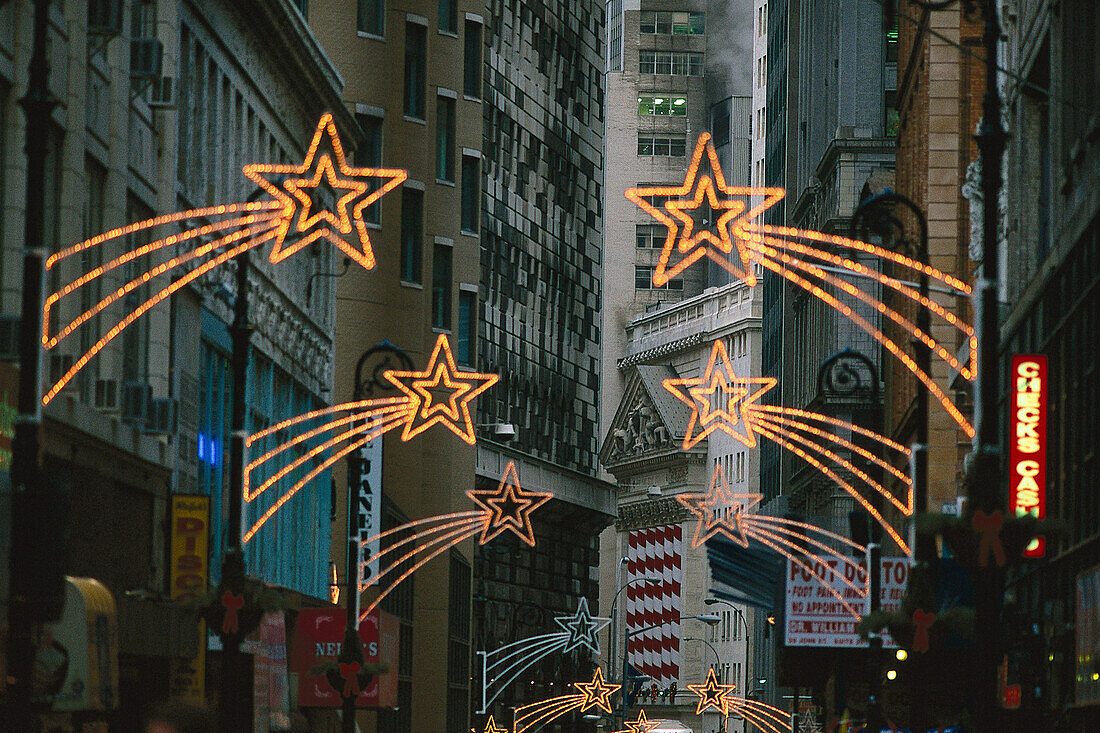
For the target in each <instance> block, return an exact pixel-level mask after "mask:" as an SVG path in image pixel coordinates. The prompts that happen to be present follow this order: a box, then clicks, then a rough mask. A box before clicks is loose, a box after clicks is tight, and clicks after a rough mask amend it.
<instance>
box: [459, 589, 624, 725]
mask: <svg viewBox="0 0 1100 733" xmlns="http://www.w3.org/2000/svg"><path fill="white" fill-rule="evenodd" d="M554 622H555V623H557V625H558V626H560V627H561V628H562V630H561V631H559V632H556V633H553V634H542V635H540V636H532V637H529V638H527V639H520V640H519V641H515V642H512V643H511V644H507V645H505V646H502V647H501V648H500V649H496V650H493V651H491V652H487V651H479V652H478V653H477V654H478V656H480V657H481V680H482V683H481V709H480V710H479V711H478V715H484V714H485V712H486V711H487V710H488V708H489V705H490V704H492V702H493V700H495V699H496V698H497V696H499V695H500V693H501V692H503V691H504V690H505V689H507V688H508V686H509V685H511V684H512V683H513V682H514V681H515V680H516V678H517V677H518V676H519V675H520V674H522V673H523V671H524V670H525V669H527V668H528V667H530V666H531V665H533V664H535V663H536V662H538V661H539V660H540V659H543V658H545V657H547V656H549V655H551V654H553V653H554V652H558V651H560V652H561V653H563V654H565V653H566V652H569V651H572V650H573V649H578V648H580V647H586V648H588V649H590V650H591V651H592V652H593V653H594V654H599V653H600V643H599V641H598V640H597V639H596V634H598V633H599V632H600V631H601V630H602V629H603V628H604V627H605V626H607V625H608V624H609V623H611V619H609V618H600V617H595V616H592V614H591V613H590V612H589V610H588V599H587V598H583V597H582V598H581V600H580V603H579V604H578V605H577V612H576V613H575V614H573V615H572V616H555V617H554Z"/></svg>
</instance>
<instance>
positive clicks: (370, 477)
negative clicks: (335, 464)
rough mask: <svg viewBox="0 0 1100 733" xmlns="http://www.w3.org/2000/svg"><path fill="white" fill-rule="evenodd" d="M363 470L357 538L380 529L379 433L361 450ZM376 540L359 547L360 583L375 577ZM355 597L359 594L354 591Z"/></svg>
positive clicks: (365, 582) (376, 575) (360, 481)
mask: <svg viewBox="0 0 1100 733" xmlns="http://www.w3.org/2000/svg"><path fill="white" fill-rule="evenodd" d="M360 456H362V463H361V464H360V465H361V466H362V472H361V473H360V477H359V506H358V512H359V539H360V540H365V539H367V538H368V537H377V536H378V534H379V533H380V532H381V531H382V436H378V437H377V438H375V439H374V440H371V441H369V442H368V443H367V444H366V445H365V446H363V448H362V449H361V451H360ZM380 549H381V548H380V547H379V541H378V540H374V541H373V542H369V543H367V544H365V545H363V546H362V548H361V549H360V550H359V573H360V576H359V580H360V582H359V586H360V587H363V586H367V585H374V584H375V583H376V582H377V580H376V578H377V577H378V559H377V558H378V553H379V551H380ZM356 598H358V594H356Z"/></svg>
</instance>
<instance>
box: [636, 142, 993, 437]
mask: <svg viewBox="0 0 1100 733" xmlns="http://www.w3.org/2000/svg"><path fill="white" fill-rule="evenodd" d="M704 157H705V158H706V162H707V163H708V164H709V173H707V172H706V170H705V168H702V167H701V165H702V163H703V158H704ZM625 195H626V198H627V199H629V200H630V201H632V202H634V203H635V204H637V205H638V206H639V207H640V208H641V209H643V210H644V211H645V212H646V213H648V214H649V215H651V216H652V217H653V218H654V219H656V220H657V221H658V222H660V223H661V224H663V225H664V226H665V227H667V229H668V234H667V236H666V238H665V242H664V247H663V249H662V250H661V256H660V259H659V261H658V264H657V267H655V268H654V272H653V284H654V286H656V287H663V286H664V285H665V284H666V283H667V282H668V281H669V279H671V278H673V277H676V276H677V275H679V274H680V273H682V272H683V271H684V270H685V269H686V268H688V267H690V266H691V265H692V264H694V263H695V262H697V261H698V260H699V259H701V258H702V257H703V256H704V255H705V256H707V257H710V258H711V259H712V260H714V261H715V262H716V263H718V264H719V265H720V266H722V267H723V268H725V269H726V270H728V271H729V272H730V273H731V274H732V275H734V276H735V277H737V278H739V279H740V280H742V281H743V282H744V283H745V284H746V285H748V286H750V287H752V286H754V285H755V284H756V283H757V276H756V274H755V271H756V270H758V269H766V270H769V271H771V272H772V273H774V274H775V275H777V276H778V277H781V278H783V279H784V280H786V281H787V282H788V283H789V284H791V285H794V286H795V287H798V288H802V289H803V290H805V291H806V292H807V293H809V294H810V295H813V296H814V297H816V298H817V299H818V300H820V301H821V302H822V303H824V304H825V305H826V306H828V307H830V308H832V309H833V310H835V311H836V312H837V313H838V314H839V315H840V316H842V317H844V318H847V319H848V320H850V321H851V322H852V323H854V324H855V325H856V326H858V327H859V328H861V329H863V330H864V331H865V332H867V333H868V334H869V335H870V336H871V337H872V338H874V339H875V340H876V341H878V342H879V343H880V344H881V345H882V346H883V347H884V348H885V349H886V351H888V352H889V353H890V354H891V355H892V356H893V357H894V358H896V359H897V360H898V361H900V362H901V363H902V365H904V366H905V368H906V369H908V370H909V371H911V372H912V373H913V374H914V375H915V376H916V377H917V378H918V379H920V381H921V382H922V383H923V384H924V386H925V387H926V388H927V389H928V391H929V393H930V394H931V395H932V396H933V397H935V399H936V400H937V401H938V402H939V403H940V404H941V405H942V406H943V408H944V409H945V410H946V411H947V412H948V414H950V415H951V417H952V419H953V420H955V422H956V424H958V426H959V427H960V428H961V429H962V430H963V431H964V432H965V433H966V434H967V435H968V436H969V437H973V436H974V427H973V426H972V425H971V424H970V422H969V420H968V419H967V418H966V416H965V415H964V414H963V413H962V411H961V410H960V409H959V406H958V405H956V404H955V403H954V402H953V401H952V399H951V398H950V397H948V395H947V393H946V392H945V391H944V389H943V387H942V386H941V385H940V384H939V383H938V382H937V381H936V380H934V379H933V378H932V375H931V373H930V372H926V371H925V370H923V369H921V368H920V367H919V366H918V365H917V363H916V361H915V360H914V359H913V357H912V356H911V355H910V353H909V351H908V350H907V348H906V344H905V342H904V341H902V340H901V339H900V338H897V337H896V336H894V335H893V334H891V333H890V332H889V331H888V330H886V328H885V326H886V325H887V324H891V323H892V324H893V325H894V326H897V327H899V328H900V329H901V330H902V331H905V332H907V333H908V335H909V336H911V337H912V338H914V339H916V340H918V341H920V342H922V343H923V344H924V345H925V346H927V347H928V349H930V350H931V352H932V353H933V354H934V355H936V356H937V357H938V358H939V359H941V360H942V361H943V362H944V363H945V364H946V365H947V366H948V367H949V368H950V369H952V370H954V371H956V372H958V374H959V376H961V377H962V378H964V379H967V380H973V379H974V378H975V375H976V373H977V372H976V369H975V368H974V366H973V365H974V364H975V360H976V358H977V338H976V337H975V333H974V327H973V326H972V325H971V324H969V323H967V322H966V321H965V320H964V319H962V318H960V317H959V316H958V315H957V314H956V311H958V310H959V306H951V305H949V303H950V302H951V301H950V300H945V299H944V298H943V297H942V296H937V297H935V298H933V297H930V296H924V295H921V294H920V292H919V290H918V289H917V287H916V286H914V285H913V283H914V282H915V281H916V280H917V279H919V277H920V276H921V275H925V276H927V277H928V278H929V279H930V280H935V281H938V282H937V285H936V287H935V288H934V290H935V291H937V292H939V293H944V294H946V295H947V297H948V298H951V299H954V301H955V302H956V303H958V302H959V301H960V300H962V299H963V298H967V297H969V296H970V293H971V287H970V286H969V285H968V284H967V283H965V282H963V281H962V280H960V279H959V278H957V277H954V276H953V275H949V274H947V273H945V272H942V271H941V270H938V269H936V268H934V267H932V266H931V265H929V264H928V263H925V262H920V261H918V260H914V259H913V258H911V257H909V256H907V255H905V254H902V253H899V252H894V251H892V250H889V249H886V248H884V247H881V246H878V245H874V244H870V243H867V242H863V241H860V240H858V239H851V238H848V237H841V236H838V235H836V234H825V233H823V232H818V231H814V230H810V229H796V228H794V227H786V226H774V225H770V224H764V223H762V222H761V221H759V217H760V214H761V213H763V212H764V211H765V210H767V209H768V208H769V207H771V206H773V205H774V204H775V203H776V202H777V201H779V200H780V199H781V198H782V197H783V195H784V191H783V189H780V188H768V187H764V188H758V187H741V186H729V185H727V184H726V182H725V177H724V176H723V174H722V168H721V165H720V164H719V162H718V156H717V154H716V152H715V150H714V146H713V144H712V143H711V140H710V135H709V133H703V134H702V135H700V136H699V140H698V143H697V144H696V146H695V151H694V153H693V154H692V158H691V163H690V164H689V166H688V169H687V173H686V175H685V178H684V183H683V184H682V185H680V186H648V187H645V186H643V187H639V188H631V189H627V190H626V191H625ZM753 201H757V202H759V203H757V204H756V205H755V206H752V208H749V204H750V203H751V202H753ZM692 213H694V214H695V216H694V217H693V216H692V215H691V214H692ZM708 219H713V220H714V221H713V226H711V223H710V222H708ZM734 249H736V251H737V255H736V257H734V256H733V253H734ZM750 265H751V266H750ZM860 279H865V280H870V281H873V282H874V285H873V287H874V288H875V289H873V290H868V289H863V287H864V286H862V285H861V283H859V280H860ZM853 280H856V282H852V281H853ZM887 294H888V295H889V297H886V295H887ZM941 301H944V302H941ZM898 304H903V305H905V306H906V307H902V308H899V307H898ZM919 308H923V309H927V311H928V313H929V315H930V316H931V317H932V318H933V319H938V320H937V322H936V323H935V324H934V327H933V328H932V329H921V328H918V327H917V325H916V324H915V323H914V322H913V321H912V320H911V319H910V315H909V313H910V312H916V310H917V309H919ZM941 330H942V332H943V333H942V334H941V333H940V331H941ZM956 339H958V340H962V341H965V342H966V343H967V345H968V346H969V349H968V350H967V353H966V355H965V356H962V357H960V356H959V355H957V354H956V348H955V341H956Z"/></svg>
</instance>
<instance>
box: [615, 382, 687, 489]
mask: <svg viewBox="0 0 1100 733" xmlns="http://www.w3.org/2000/svg"><path fill="white" fill-rule="evenodd" d="M677 377H679V375H678V374H677V373H676V370H675V369H673V368H672V367H671V366H651V365H640V366H636V367H634V368H633V369H632V372H631V374H630V376H629V377H628V378H627V382H626V389H624V390H623V396H622V399H620V400H619V406H618V408H617V409H616V410H615V418H614V419H613V420H612V421H611V427H610V428H609V429H608V432H607V435H606V436H604V442H603V446H602V447H601V449H600V462H601V463H602V464H603V465H604V466H605V467H606V468H608V469H610V468H611V467H613V466H618V465H621V464H623V463H629V462H631V461H636V460H639V459H643V458H651V457H655V456H658V455H664V454H668V453H670V452H675V451H677V450H679V449H680V446H681V445H682V444H683V440H684V431H685V430H686V428H687V422H688V418H689V417H690V415H691V410H690V409H689V408H688V407H687V405H685V404H684V403H682V402H680V401H679V400H678V399H676V398H675V397H674V396H673V395H672V394H671V393H670V392H669V391H668V390H666V389H665V388H664V387H663V386H662V384H661V382H662V381H663V380H665V379H675V378H677Z"/></svg>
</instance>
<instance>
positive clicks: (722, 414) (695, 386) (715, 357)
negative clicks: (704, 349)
mask: <svg viewBox="0 0 1100 733" xmlns="http://www.w3.org/2000/svg"><path fill="white" fill-rule="evenodd" d="M663 384H664V387H665V389H667V390H668V391H669V392H671V393H672V394H674V395H675V396H676V398H677V399H679V400H680V401H681V402H683V403H685V404H686V405H687V406H688V407H690V408H691V418H690V419H689V420H688V427H687V433H686V434H685V435H684V450H688V449H690V448H691V447H692V446H694V445H695V444H696V443H698V442H699V441H701V440H702V439H703V438H705V437H707V436H708V435H710V434H711V433H713V432H714V431H715V430H721V431H722V432H724V433H728V434H729V435H731V436H733V437H734V438H736V439H737V440H739V441H741V442H742V443H744V444H745V445H746V446H748V447H749V448H755V447H756V434H755V433H754V432H753V428H752V423H751V411H752V409H753V405H754V403H755V402H756V401H757V400H759V399H760V397H761V396H762V395H763V394H764V393H765V392H767V391H768V390H769V389H771V388H772V387H774V386H775V384H776V380H775V379H774V378H772V377H759V378H749V377H739V376H737V375H736V374H735V373H734V371H733V365H732V364H731V363H730V359H729V355H728V354H727V353H726V347H725V346H723V345H722V342H721V340H719V341H715V342H714V346H713V347H712V348H711V351H710V359H709V360H708V361H707V366H706V369H705V370H704V372H703V376H701V377H695V378H691V379H666V380H664V382H663Z"/></svg>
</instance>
